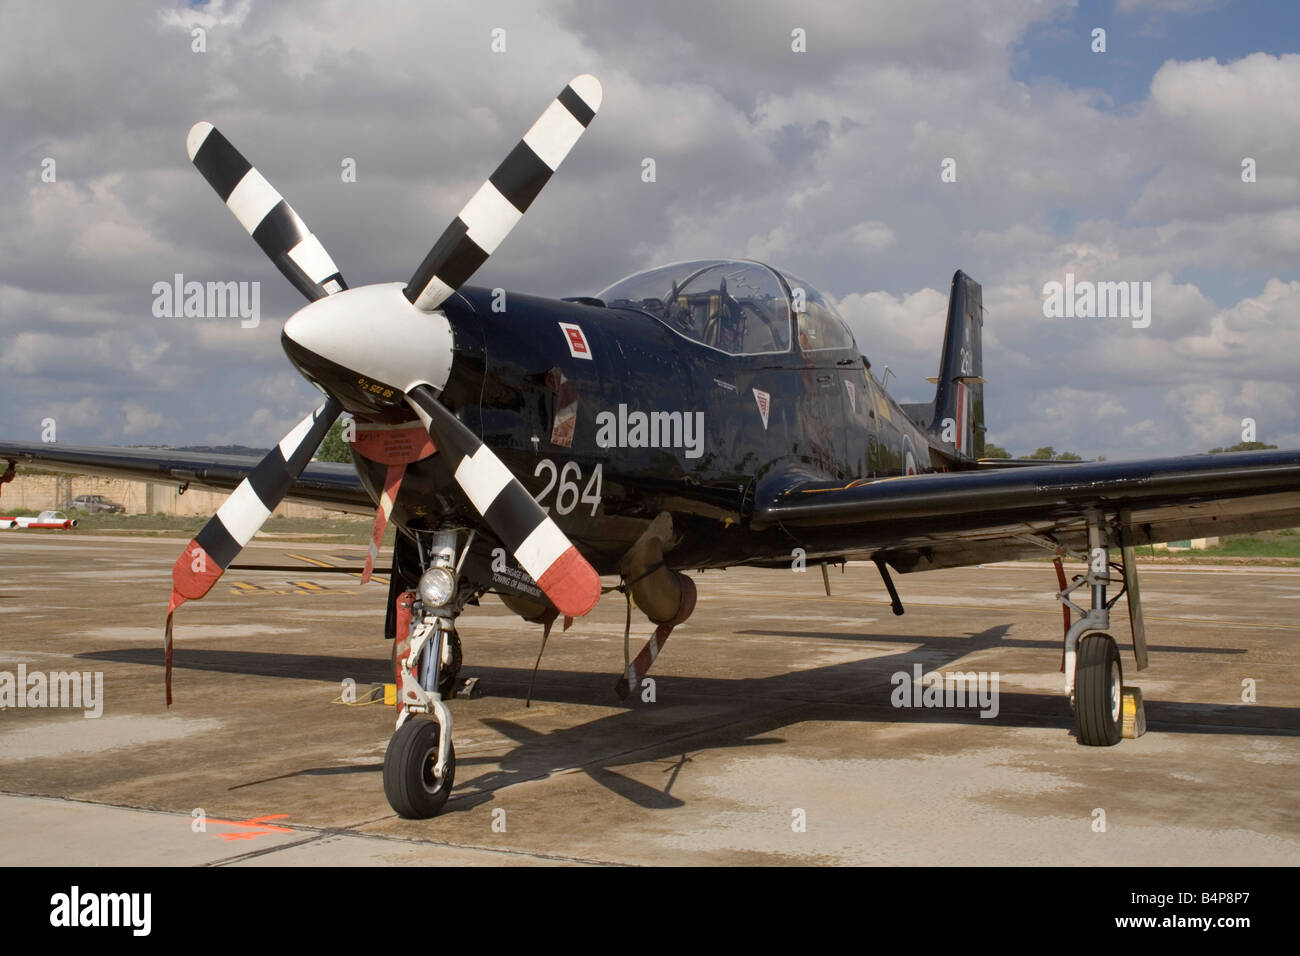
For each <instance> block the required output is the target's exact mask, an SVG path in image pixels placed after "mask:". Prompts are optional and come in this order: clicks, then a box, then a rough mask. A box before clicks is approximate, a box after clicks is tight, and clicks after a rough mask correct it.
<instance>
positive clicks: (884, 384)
mask: <svg viewBox="0 0 1300 956" xmlns="http://www.w3.org/2000/svg"><path fill="white" fill-rule="evenodd" d="M893 374H894V370H893V369H892V368H890V367H889V366H888V365H886V366H885V372H884V374H883V375H881V376H880V388H881V390H882V391H886V392H887V391H889V376H891V375H893Z"/></svg>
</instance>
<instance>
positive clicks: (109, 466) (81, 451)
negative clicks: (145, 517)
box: [0, 441, 375, 514]
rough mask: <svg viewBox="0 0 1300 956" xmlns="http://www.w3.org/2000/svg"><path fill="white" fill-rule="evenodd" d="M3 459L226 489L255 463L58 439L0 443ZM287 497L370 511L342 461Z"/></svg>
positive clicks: (315, 465)
mask: <svg viewBox="0 0 1300 956" xmlns="http://www.w3.org/2000/svg"><path fill="white" fill-rule="evenodd" d="M5 459H8V460H9V461H12V462H15V463H17V464H22V465H31V466H32V467H35V468H43V469H46V470H48V471H56V472H63V473H68V474H78V475H102V476H104V477H107V478H127V479H132V480H135V481H160V482H168V483H176V482H189V483H190V484H192V485H194V486H196V487H202V488H211V489H214V490H217V491H230V490H232V489H234V488H236V487H238V485H239V483H240V482H241V481H243V480H244V479H245V478H246V477H248V475H249V474H250V473H251V472H252V471H253V469H254V468H256V467H257V464H258V461H259V460H260V459H258V458H257V457H245V456H243V455H210V454H203V453H197V452H184V451H168V450H155V449H148V448H96V447H93V446H87V445H60V444H57V443H51V444H43V443H32V444H26V443H20V442H10V441H0V461H3V460H5ZM288 500H291V501H300V502H304V503H307V504H314V505H319V506H321V507H325V508H337V509H338V510H340V511H351V512H355V513H357V514H370V513H371V512H373V511H374V507H375V506H374V502H373V501H371V500H370V498H369V496H368V495H367V494H366V491H365V488H363V487H362V484H361V479H360V478H359V477H358V476H357V472H356V469H355V468H354V467H353V466H352V465H351V464H347V463H339V462H312V463H310V464H309V465H308V466H307V467H306V469H305V470H304V471H303V473H302V476H301V477H300V478H299V479H298V480H297V481H296V482H294V484H293V487H292V489H291V490H290V491H289V494H288Z"/></svg>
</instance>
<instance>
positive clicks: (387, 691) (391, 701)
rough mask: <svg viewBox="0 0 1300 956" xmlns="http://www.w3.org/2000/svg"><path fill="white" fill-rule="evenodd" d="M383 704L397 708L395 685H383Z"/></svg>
mask: <svg viewBox="0 0 1300 956" xmlns="http://www.w3.org/2000/svg"><path fill="white" fill-rule="evenodd" d="M384 703H385V704H387V705H388V706H389V707H395V706H397V685H396V684H385V685H384Z"/></svg>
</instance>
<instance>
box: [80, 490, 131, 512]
mask: <svg viewBox="0 0 1300 956" xmlns="http://www.w3.org/2000/svg"><path fill="white" fill-rule="evenodd" d="M68 507H70V508H72V509H74V510H76V511H89V512H90V513H91V514H93V515H95V514H100V513H103V514H122V513H124V512H125V511H126V509H125V508H123V507H122V506H121V505H119V504H118V503H117V502H116V501H109V500H108V499H107V498H105V497H104V496H103V495H77V497H75V498H73V499H72V504H71V505H69V506H68Z"/></svg>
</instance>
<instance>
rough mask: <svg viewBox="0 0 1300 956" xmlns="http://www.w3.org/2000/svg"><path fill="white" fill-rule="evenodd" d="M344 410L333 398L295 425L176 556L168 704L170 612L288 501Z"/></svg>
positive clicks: (197, 594)
mask: <svg viewBox="0 0 1300 956" xmlns="http://www.w3.org/2000/svg"><path fill="white" fill-rule="evenodd" d="M341 410H342V408H341V406H340V405H339V403H338V402H336V401H335V400H334V399H333V398H332V397H330V398H327V399H326V400H325V404H323V405H321V407H320V408H318V409H316V411H314V412H312V413H311V414H310V415H308V416H307V417H306V418H304V419H303V420H302V421H300V422H299V423H298V424H297V425H295V426H294V428H293V430H292V431H291V432H289V434H287V435H285V436H284V438H283V439H281V440H280V444H279V445H277V446H276V447H275V448H272V449H271V450H270V451H269V452H267V454H266V457H265V458H263V459H262V460H261V461H260V462H258V465H257V467H256V468H255V469H253V472H252V474H250V475H249V476H248V477H247V478H245V479H244V480H243V481H241V482H240V483H239V487H237V488H236V489H235V490H234V491H233V492H231V494H230V497H229V498H227V499H226V500H225V502H224V503H223V504H222V505H221V507H220V508H219V509H217V513H216V514H215V515H213V516H212V517H211V518H210V519H209V520H208V523H207V524H205V525H204V526H203V528H202V530H200V531H199V533H198V534H196V535H195V536H194V539H193V540H192V541H191V542H190V543H189V544H188V545H186V547H185V551H184V552H183V553H182V554H181V556H180V557H179V558H177V559H176V564H175V565H173V567H172V599H171V604H170V605H169V606H168V608H167V629H166V632H165V634H164V645H165V648H166V683H167V706H168V707H170V706H171V703H172V615H173V614H174V613H175V612H176V609H177V608H178V607H180V606H181V605H182V604H183V603H185V602H186V601H197V600H198V599H199V598H201V597H203V596H204V595H205V594H207V593H208V592H209V591H210V590H212V585H214V584H216V583H217V579H218V578H220V577H221V575H222V574H223V573H224V572H225V570H226V568H228V567H229V566H230V563H231V562H232V561H234V560H235V556H236V555H238V554H239V552H240V551H241V550H242V549H243V547H244V545H246V544H248V542H249V539H251V538H252V537H253V535H254V534H256V533H257V530H258V529H259V528H261V527H262V525H263V524H264V523H265V522H266V519H267V518H269V517H270V516H271V512H272V511H274V510H275V507H276V505H278V504H279V503H280V502H281V501H283V500H284V496H285V495H287V494H288V493H289V489H290V488H292V487H293V483H294V481H295V480H296V479H297V478H298V476H299V475H301V474H302V471H303V469H304V468H306V467H307V463H308V462H309V461H311V456H312V455H314V454H315V453H316V449H317V448H318V447H319V446H320V443H321V442H322V441H323V440H324V438H325V435H326V434H327V433H328V432H329V430H330V426H331V425H333V424H334V419H336V418H338V416H339V412H340V411H341Z"/></svg>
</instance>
